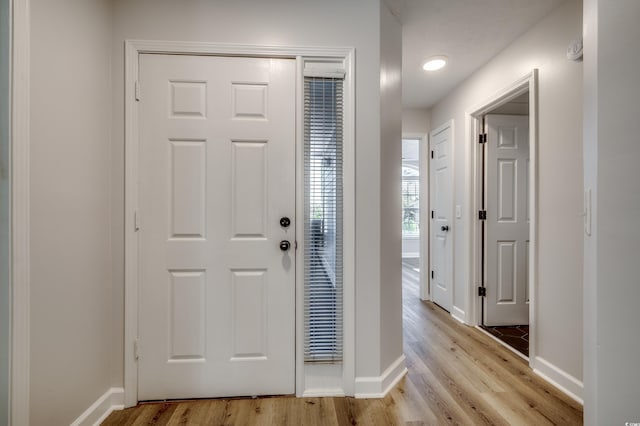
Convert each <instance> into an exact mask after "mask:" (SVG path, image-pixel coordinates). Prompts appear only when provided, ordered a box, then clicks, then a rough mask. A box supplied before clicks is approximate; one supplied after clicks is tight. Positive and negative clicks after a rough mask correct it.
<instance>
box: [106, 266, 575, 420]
mask: <svg viewBox="0 0 640 426" xmlns="http://www.w3.org/2000/svg"><path fill="white" fill-rule="evenodd" d="M417 277H418V273H417V272H416V271H415V269H414V266H412V265H411V264H408V263H403V290H404V291H403V309H404V313H403V315H404V352H405V356H406V365H407V368H408V370H409V373H408V375H407V376H405V377H404V378H403V379H402V380H401V381H400V383H398V385H396V386H395V387H394V388H393V389H392V390H391V391H390V392H389V393H388V394H387V396H386V397H385V398H383V399H355V398H293V397H262V398H257V399H216V400H198V401H189V402H159V403H148V404H141V405H139V406H138V407H134V408H129V409H126V410H123V411H118V412H114V413H112V414H111V415H110V416H109V417H108V418H107V420H106V421H105V422H104V423H103V425H143V424H157V425H177V424H200V425H202V424H207V425H209V424H210V425H221V424H224V425H323V426H324V425H356V424H360V425H402V424H412V425H422V424H424V425H436V424H463V425H480V424H496V425H506V424H511V425H514V424H524V425H545V424H557V425H579V424H582V407H581V406H580V405H579V404H578V403H576V402H574V401H573V400H571V399H570V398H568V397H566V396H565V395H564V394H562V393H561V392H559V391H558V390H556V389H555V388H554V387H552V386H551V385H549V384H547V383H546V382H545V381H544V380H542V379H541V378H539V377H538V376H537V375H535V374H534V373H533V372H532V371H531V370H530V369H529V367H528V366H527V364H526V363H525V361H524V360H523V359H521V358H520V357H518V356H517V355H515V354H513V353H512V352H510V351H509V350H507V349H505V348H504V347H502V346H501V345H500V344H499V343H497V342H495V341H493V340H492V339H491V338H490V337H488V336H486V335H485V334H484V333H482V332H481V331H479V330H476V329H474V328H470V327H467V326H464V325H462V324H460V323H459V322H457V321H456V320H454V319H453V318H451V316H450V315H449V314H448V313H447V312H445V311H443V310H442V309H440V308H439V307H437V306H435V305H434V304H433V303H431V302H422V301H420V299H419V298H418V278H417Z"/></svg>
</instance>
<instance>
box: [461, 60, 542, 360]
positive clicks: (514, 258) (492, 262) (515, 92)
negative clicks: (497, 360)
mask: <svg viewBox="0 0 640 426" xmlns="http://www.w3.org/2000/svg"><path fill="white" fill-rule="evenodd" d="M536 77H537V73H536V71H535V70H534V71H533V72H532V73H531V74H529V75H528V76H526V77H524V78H523V79H521V80H520V81H518V82H516V83H514V84H513V85H512V86H510V87H508V88H507V89H505V90H504V91H503V92H502V93H501V94H499V95H498V96H496V97H494V98H493V99H491V100H489V101H487V102H486V103H485V104H484V105H483V106H482V107H480V108H478V109H476V111H475V112H474V113H472V114H470V115H471V126H472V127H471V128H472V129H474V132H473V133H472V134H473V143H474V146H475V147H476V148H475V158H476V161H475V172H474V173H473V179H474V183H475V184H474V188H475V197H474V204H475V207H476V209H477V212H478V213H477V214H476V215H475V219H474V220H473V228H474V238H475V242H474V244H473V259H474V260H473V261H474V268H473V276H474V277H475V279H474V282H475V283H477V288H476V287H474V288H472V289H471V291H473V293H471V294H472V300H474V301H475V303H472V305H471V306H472V308H473V309H474V310H475V321H476V324H477V325H478V326H479V327H480V328H481V329H482V330H483V331H485V332H486V333H488V334H489V335H491V336H492V337H494V338H496V339H497V340H498V341H500V342H501V343H502V344H504V345H505V346H507V347H508V348H509V349H511V350H513V351H514V352H516V353H518V354H519V355H521V356H522V357H524V358H529V359H531V358H532V354H533V353H534V349H533V348H534V341H533V339H532V336H534V333H533V328H534V327H535V322H534V318H533V313H534V312H535V310H534V309H533V303H534V300H535V297H534V296H535V277H536V273H535V272H536V271H535V265H536V251H535V241H536V180H537V179H536V176H537V174H536V124H535V123H536V80H537V78H536Z"/></svg>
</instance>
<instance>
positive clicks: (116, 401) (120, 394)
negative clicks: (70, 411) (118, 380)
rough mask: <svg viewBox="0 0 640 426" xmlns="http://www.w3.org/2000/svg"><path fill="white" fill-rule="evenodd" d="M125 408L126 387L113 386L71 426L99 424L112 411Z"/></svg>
mask: <svg viewBox="0 0 640 426" xmlns="http://www.w3.org/2000/svg"><path fill="white" fill-rule="evenodd" d="M123 408H124V389H123V388H111V389H109V390H108V391H106V392H105V393H104V395H102V396H101V397H100V398H98V399H97V400H96V402H94V403H93V404H91V407H89V408H87V409H86V410H85V412H84V413H82V414H81V415H80V417H78V418H77V419H76V420H75V421H74V422H73V423H71V426H89V425H92V426H97V425H99V424H100V423H102V422H103V421H104V419H106V418H107V416H109V414H111V412H112V411H115V410H122V409H123Z"/></svg>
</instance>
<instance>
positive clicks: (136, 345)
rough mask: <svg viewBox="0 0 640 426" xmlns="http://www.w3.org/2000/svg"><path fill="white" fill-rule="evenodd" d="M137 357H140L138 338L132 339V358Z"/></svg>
mask: <svg viewBox="0 0 640 426" xmlns="http://www.w3.org/2000/svg"><path fill="white" fill-rule="evenodd" d="M138 358H140V339H136V340H134V341H133V359H135V360H137V359H138Z"/></svg>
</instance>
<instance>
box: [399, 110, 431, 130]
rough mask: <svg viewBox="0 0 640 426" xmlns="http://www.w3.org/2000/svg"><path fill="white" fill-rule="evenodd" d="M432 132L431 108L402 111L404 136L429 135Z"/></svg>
mask: <svg viewBox="0 0 640 426" xmlns="http://www.w3.org/2000/svg"><path fill="white" fill-rule="evenodd" d="M430 131H431V110H430V109H429V108H404V109H403V110H402V134H412V135H416V134H420V135H427V134H429V132H430Z"/></svg>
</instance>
